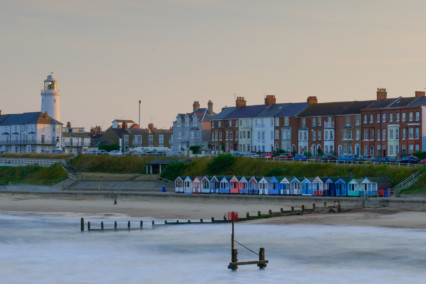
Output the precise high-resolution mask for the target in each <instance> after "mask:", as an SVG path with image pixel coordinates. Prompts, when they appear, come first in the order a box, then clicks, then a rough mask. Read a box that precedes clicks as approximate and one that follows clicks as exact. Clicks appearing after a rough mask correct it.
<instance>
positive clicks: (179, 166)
mask: <svg viewBox="0 0 426 284" xmlns="http://www.w3.org/2000/svg"><path fill="white" fill-rule="evenodd" d="M186 166H187V165H186V164H185V163H182V162H173V163H170V164H168V165H167V166H166V167H165V168H164V170H163V172H162V173H161V177H162V178H165V179H168V180H175V179H176V178H177V177H178V176H182V174H183V172H184V170H185V168H186Z"/></svg>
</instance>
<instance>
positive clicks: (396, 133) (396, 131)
mask: <svg viewBox="0 0 426 284" xmlns="http://www.w3.org/2000/svg"><path fill="white" fill-rule="evenodd" d="M395 139H398V140H399V129H395Z"/></svg>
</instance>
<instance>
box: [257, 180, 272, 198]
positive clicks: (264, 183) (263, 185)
mask: <svg viewBox="0 0 426 284" xmlns="http://www.w3.org/2000/svg"><path fill="white" fill-rule="evenodd" d="M269 179H270V178H268V177H262V178H261V179H260V181H259V194H268V183H269Z"/></svg>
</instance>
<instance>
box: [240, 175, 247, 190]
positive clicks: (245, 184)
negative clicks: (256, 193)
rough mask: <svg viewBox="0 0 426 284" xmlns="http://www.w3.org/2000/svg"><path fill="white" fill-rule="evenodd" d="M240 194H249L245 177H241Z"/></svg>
mask: <svg viewBox="0 0 426 284" xmlns="http://www.w3.org/2000/svg"><path fill="white" fill-rule="evenodd" d="M239 185H240V186H239V188H240V194H248V181H247V179H246V178H245V177H241V178H240V181H239Z"/></svg>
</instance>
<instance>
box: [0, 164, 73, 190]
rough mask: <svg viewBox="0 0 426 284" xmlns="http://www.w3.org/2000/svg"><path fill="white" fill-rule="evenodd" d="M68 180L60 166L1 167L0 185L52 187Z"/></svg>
mask: <svg viewBox="0 0 426 284" xmlns="http://www.w3.org/2000/svg"><path fill="white" fill-rule="evenodd" d="M66 178H68V173H67V171H66V170H65V169H64V168H63V166H62V164H55V165H53V166H50V167H40V166H25V167H1V168H0V183H1V184H8V183H23V184H38V185H53V184H56V183H58V182H60V181H62V180H64V179H66Z"/></svg>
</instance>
